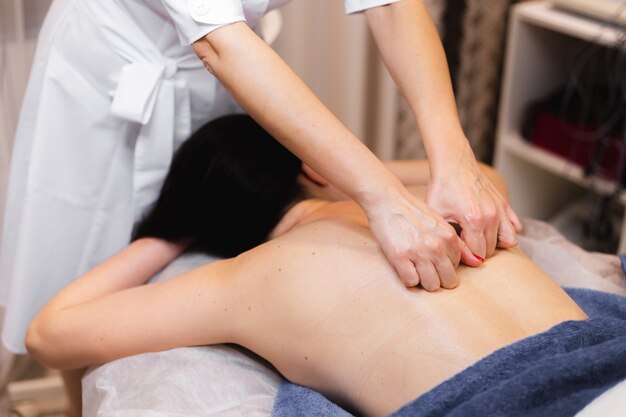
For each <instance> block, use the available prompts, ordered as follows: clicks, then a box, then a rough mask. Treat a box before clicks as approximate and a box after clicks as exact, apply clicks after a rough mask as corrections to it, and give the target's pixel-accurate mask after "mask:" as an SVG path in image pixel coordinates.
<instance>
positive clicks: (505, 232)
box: [498, 217, 517, 249]
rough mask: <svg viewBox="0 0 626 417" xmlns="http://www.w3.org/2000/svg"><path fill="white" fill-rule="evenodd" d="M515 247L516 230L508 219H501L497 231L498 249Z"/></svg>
mask: <svg viewBox="0 0 626 417" xmlns="http://www.w3.org/2000/svg"><path fill="white" fill-rule="evenodd" d="M516 245H517V229H516V227H515V225H514V224H513V222H512V221H511V220H509V218H508V217H506V218H505V219H503V221H502V222H501V223H500V228H499V229H498V247H499V248H503V249H506V248H513V247H515V246H516Z"/></svg>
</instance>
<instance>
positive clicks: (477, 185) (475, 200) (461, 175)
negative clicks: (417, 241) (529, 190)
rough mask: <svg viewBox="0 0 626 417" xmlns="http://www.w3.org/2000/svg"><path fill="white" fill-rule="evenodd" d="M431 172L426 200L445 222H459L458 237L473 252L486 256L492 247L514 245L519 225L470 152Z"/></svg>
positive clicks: (520, 226) (490, 252) (482, 256)
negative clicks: (460, 230)
mask: <svg viewBox="0 0 626 417" xmlns="http://www.w3.org/2000/svg"><path fill="white" fill-rule="evenodd" d="M434 171H435V172H433V173H432V175H431V179H430V183H429V186H428V193H427V196H426V202H427V203H428V205H429V206H430V207H432V208H434V209H435V210H437V211H438V212H439V213H440V214H441V215H442V216H443V218H444V219H446V220H447V221H450V222H454V223H458V224H460V225H461V227H462V229H463V231H462V232H461V238H462V239H463V241H464V242H465V243H466V244H467V246H468V247H469V249H471V251H472V252H473V253H474V254H475V255H478V256H479V257H480V258H483V259H484V258H488V257H490V256H492V255H493V254H494V252H495V250H496V247H499V248H511V247H513V246H515V245H516V244H517V234H518V233H519V232H520V231H521V230H522V224H521V222H520V220H519V218H518V217H517V215H516V214H515V212H514V211H513V209H511V207H510V206H509V204H508V202H507V201H506V199H505V198H504V197H503V196H502V194H501V193H500V192H498V190H497V189H496V187H495V186H494V184H493V183H492V181H491V180H490V179H489V178H488V177H487V175H486V174H485V172H484V171H483V170H481V169H480V168H479V166H478V163H477V162H476V160H475V158H474V156H473V154H471V151H468V152H466V153H465V155H464V156H462V157H460V159H459V160H456V161H448V164H446V166H445V167H441V166H440V167H439V168H438V171H437V170H434Z"/></svg>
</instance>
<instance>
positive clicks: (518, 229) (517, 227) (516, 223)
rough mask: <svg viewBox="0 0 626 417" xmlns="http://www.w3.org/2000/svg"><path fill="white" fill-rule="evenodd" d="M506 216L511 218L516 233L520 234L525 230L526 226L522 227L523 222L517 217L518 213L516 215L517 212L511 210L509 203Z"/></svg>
mask: <svg viewBox="0 0 626 417" xmlns="http://www.w3.org/2000/svg"><path fill="white" fill-rule="evenodd" d="M506 214H507V216H508V217H509V220H511V223H513V226H514V227H515V231H516V232H517V233H520V232H521V231H522V229H523V228H524V226H523V225H522V222H521V221H520V219H519V217H518V216H517V213H515V211H514V210H513V209H512V208H511V206H510V205H509V204H508V203H507V205H506Z"/></svg>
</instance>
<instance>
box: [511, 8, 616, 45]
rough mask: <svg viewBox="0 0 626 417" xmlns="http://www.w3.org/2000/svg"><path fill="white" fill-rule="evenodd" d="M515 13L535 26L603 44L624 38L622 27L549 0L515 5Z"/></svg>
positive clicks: (611, 43)
mask: <svg viewBox="0 0 626 417" xmlns="http://www.w3.org/2000/svg"><path fill="white" fill-rule="evenodd" d="M591 1H593V0H591ZM516 13H518V16H519V18H520V19H521V20H522V21H526V22H528V23H531V24H533V25H535V26H540V27H543V28H545V29H549V30H552V31H554V32H559V33H563V34H565V35H569V36H572V37H574V38H579V39H582V40H585V41H588V42H593V43H597V44H601V45H604V46H615V45H618V44H620V43H623V42H624V40H625V39H624V28H621V29H620V28H619V27H617V26H616V25H612V24H610V23H607V22H603V21H601V20H595V19H593V18H589V17H584V16H581V15H577V14H575V13H572V12H566V11H563V10H561V9H556V8H554V7H553V6H552V2H550V1H531V2H527V3H521V4H519V5H517V6H516Z"/></svg>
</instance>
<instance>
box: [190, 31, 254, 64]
mask: <svg viewBox="0 0 626 417" xmlns="http://www.w3.org/2000/svg"><path fill="white" fill-rule="evenodd" d="M249 32H251V30H250V28H249V27H248V25H247V24H246V23H245V22H235V23H232V24H229V25H226V26H223V27H221V28H219V29H216V30H214V31H213V32H211V33H209V34H208V35H206V36H204V37H203V38H200V39H198V40H197V41H195V42H194V43H192V44H191V47H192V49H193V51H194V52H195V53H196V55H197V56H198V59H200V61H202V63H203V64H204V67H205V68H206V69H207V70H208V71H209V72H210V73H211V74H213V75H217V73H218V72H219V68H220V64H222V62H223V61H224V60H225V57H227V56H228V55H229V52H232V51H234V50H235V49H236V48H237V47H240V46H241V44H242V43H246V40H247V39H248V36H249V35H250V33H249ZM230 55H232V54H230Z"/></svg>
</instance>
